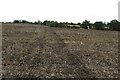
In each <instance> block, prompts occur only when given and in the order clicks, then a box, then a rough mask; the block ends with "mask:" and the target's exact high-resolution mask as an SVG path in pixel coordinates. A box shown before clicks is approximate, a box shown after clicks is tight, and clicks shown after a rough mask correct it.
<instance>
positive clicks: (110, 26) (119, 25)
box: [12, 19, 120, 31]
mask: <svg viewBox="0 0 120 80" xmlns="http://www.w3.org/2000/svg"><path fill="white" fill-rule="evenodd" d="M12 23H29V24H40V25H46V26H49V27H68V28H83V29H95V30H115V31H120V22H119V21H117V20H116V19H114V20H111V21H110V22H107V23H104V22H102V21H96V22H95V23H91V22H90V21H88V20H85V21H83V22H82V23H72V22H71V23H69V22H57V21H49V20H45V21H43V22H42V21H40V20H38V21H36V22H29V21H26V20H14V21H13V22H12Z"/></svg>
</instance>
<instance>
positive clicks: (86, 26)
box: [81, 20, 91, 29]
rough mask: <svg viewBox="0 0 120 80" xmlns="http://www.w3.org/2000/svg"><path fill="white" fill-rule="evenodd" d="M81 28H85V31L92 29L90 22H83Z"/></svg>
mask: <svg viewBox="0 0 120 80" xmlns="http://www.w3.org/2000/svg"><path fill="white" fill-rule="evenodd" d="M81 27H82V28H84V29H91V24H90V21H87V20H85V21H83V23H82V24H81Z"/></svg>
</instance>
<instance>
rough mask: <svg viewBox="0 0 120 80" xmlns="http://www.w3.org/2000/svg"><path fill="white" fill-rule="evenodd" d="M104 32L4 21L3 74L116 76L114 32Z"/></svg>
mask: <svg viewBox="0 0 120 80" xmlns="http://www.w3.org/2000/svg"><path fill="white" fill-rule="evenodd" d="M94 33H97V34H94ZM101 33H102V34H101ZM108 33H110V32H99V31H98V32H96V31H90V33H88V32H87V31H86V30H80V29H79V30H76V29H66V28H49V27H45V26H39V25H30V24H28V25H27V24H26V25H24V24H19V25H18V24H4V25H3V34H2V35H3V38H2V39H3V41H2V43H3V47H2V49H3V51H2V55H3V56H2V57H3V61H2V63H3V65H2V66H3V77H5V78H36V77H37V78H51V77H56V78H90V77H97V78H98V77H99V78H105V77H107V78H115V77H118V75H117V74H118V71H117V65H118V64H117V32H114V31H113V32H111V33H110V34H108ZM90 34H94V35H90ZM111 34H112V35H111ZM104 35H106V37H108V38H105V39H104V40H103V38H104ZM109 35H111V36H109ZM92 36H93V37H92ZM100 39H101V40H100ZM109 40H110V41H109ZM113 44H114V45H113ZM103 47H104V48H103Z"/></svg>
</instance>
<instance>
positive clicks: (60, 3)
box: [0, 0, 120, 23]
mask: <svg viewBox="0 0 120 80" xmlns="http://www.w3.org/2000/svg"><path fill="white" fill-rule="evenodd" d="M119 1H120V0H0V10H1V11H0V22H1V21H13V20H15V19H17V20H28V21H37V20H41V21H44V20H54V21H58V22H60V21H61V22H76V23H77V22H82V21H84V20H89V21H91V22H95V21H106V22H109V21H111V20H113V19H118V2H119Z"/></svg>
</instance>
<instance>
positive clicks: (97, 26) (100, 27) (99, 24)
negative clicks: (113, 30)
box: [93, 21, 105, 30]
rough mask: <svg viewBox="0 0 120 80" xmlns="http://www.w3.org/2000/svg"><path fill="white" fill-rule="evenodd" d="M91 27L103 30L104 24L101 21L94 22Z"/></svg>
mask: <svg viewBox="0 0 120 80" xmlns="http://www.w3.org/2000/svg"><path fill="white" fill-rule="evenodd" d="M93 27H94V29H96V30H104V29H105V25H104V23H103V22H101V21H100V22H95V23H94V24H93Z"/></svg>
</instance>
